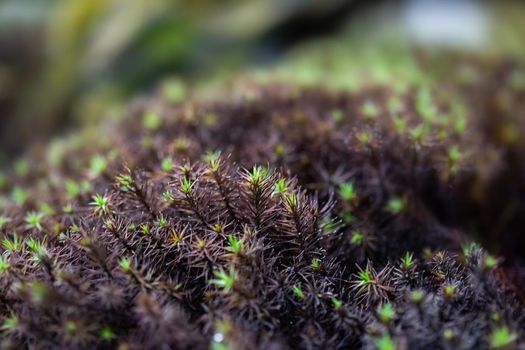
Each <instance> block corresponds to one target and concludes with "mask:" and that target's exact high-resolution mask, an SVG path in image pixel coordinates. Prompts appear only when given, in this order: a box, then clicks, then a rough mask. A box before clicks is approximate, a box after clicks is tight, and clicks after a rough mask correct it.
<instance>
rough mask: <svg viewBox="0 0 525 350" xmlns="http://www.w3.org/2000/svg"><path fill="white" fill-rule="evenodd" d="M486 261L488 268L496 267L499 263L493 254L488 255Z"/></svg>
mask: <svg viewBox="0 0 525 350" xmlns="http://www.w3.org/2000/svg"><path fill="white" fill-rule="evenodd" d="M484 263H485V267H486V268H487V269H493V268H495V267H496V265H498V259H496V258H495V257H493V256H492V255H487V256H486V257H485V260H484Z"/></svg>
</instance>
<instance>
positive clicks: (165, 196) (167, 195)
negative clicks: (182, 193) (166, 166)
mask: <svg viewBox="0 0 525 350" xmlns="http://www.w3.org/2000/svg"><path fill="white" fill-rule="evenodd" d="M162 200H163V201H164V202H165V203H173V201H174V200H175V196H174V195H173V193H171V191H164V192H163V193H162Z"/></svg>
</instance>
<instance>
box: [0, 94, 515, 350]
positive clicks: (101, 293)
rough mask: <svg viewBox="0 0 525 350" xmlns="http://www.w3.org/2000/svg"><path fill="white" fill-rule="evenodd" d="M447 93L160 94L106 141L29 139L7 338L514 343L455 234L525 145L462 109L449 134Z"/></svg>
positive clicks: (509, 289) (505, 283)
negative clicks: (59, 146) (58, 144)
mask: <svg viewBox="0 0 525 350" xmlns="http://www.w3.org/2000/svg"><path fill="white" fill-rule="evenodd" d="M234 93H235V91H234ZM472 94H474V92H472ZM468 98H469V97H468V96H466V97H465V100H468ZM370 101H373V107H370V106H372V105H371V104H370V103H371V102H370ZM392 101H395V103H394V102H392ZM455 103H457V101H455V102H454V103H451V102H450V101H447V100H446V99H441V98H439V96H437V95H436V94H434V93H433V91H432V90H428V91H426V90H425V91H424V92H421V90H420V89H419V88H415V89H407V90H405V91H404V92H398V91H396V90H394V89H389V88H371V89H364V90H362V91H360V92H356V93H348V92H339V91H329V90H323V89H307V88H298V87H296V86H291V85H269V86H254V87H252V90H251V92H250V94H248V95H246V94H241V95H238V94H234V95H233V96H228V95H227V94H224V96H223V100H216V101H213V102H202V101H192V100H189V101H186V102H184V103H174V102H173V101H172V100H171V99H170V100H166V99H165V96H163V95H161V96H160V97H156V98H154V99H153V100H152V101H151V102H150V103H143V104H138V105H134V106H133V108H130V110H129V112H128V114H127V115H126V116H125V117H124V118H123V119H122V120H121V121H120V122H119V123H118V124H117V125H115V126H112V125H111V124H108V125H105V127H106V128H109V129H108V130H110V131H115V130H118V132H115V134H114V135H113V137H111V138H108V139H105V140H104V142H100V143H99V142H97V140H98V139H97V135H93V134H90V135H88V136H85V135H84V136H79V138H80V139H81V140H82V142H80V141H78V140H79V139H75V138H73V139H75V140H76V141H75V142H71V143H68V142H67V141H64V142H65V144H64V150H63V152H61V157H60V159H55V160H54V161H53V162H47V160H46V159H41V158H39V154H41V152H40V153H39V152H37V151H35V152H34V154H29V155H28V156H29V158H28V159H31V160H32V161H31V162H28V165H29V169H27V170H28V171H25V170H24V176H18V175H17V172H18V173H20V171H19V170H20V169H18V170H17V169H14V171H12V172H11V173H10V174H9V175H7V178H6V181H5V183H6V185H5V189H3V190H2V191H4V192H3V194H4V195H5V196H6V197H7V199H6V200H7V201H8V205H7V206H6V207H5V208H4V209H3V210H2V213H1V218H2V221H1V223H2V224H1V225H0V232H1V237H2V248H1V249H2V260H1V261H0V282H1V283H0V288H1V293H2V296H3V297H2V299H1V302H0V313H1V315H2V317H3V319H4V321H3V326H2V327H1V328H0V332H1V338H2V339H1V340H2V342H3V343H2V345H3V347H4V348H34V347H37V348H53V347H56V346H60V347H62V348H101V349H103V348H116V347H119V346H121V347H128V348H131V349H134V348H151V349H156V348H181V349H206V348H210V346H211V347H212V348H224V349H253V348H261V349H268V348H278V349H287V348H292V349H293V348H305V349H306V348H329V349H331V348H333V349H345V348H363V349H375V348H381V349H396V348H401V347H402V346H404V345H406V346H407V347H408V348H414V349H428V348H436V349H439V348H472V349H477V348H488V347H491V346H492V347H494V346H509V345H514V344H521V342H522V341H523V337H524V335H525V329H524V326H523V324H522V322H521V315H520V311H521V310H522V308H523V306H524V304H523V300H522V299H521V294H520V292H519V290H518V289H517V288H516V287H515V286H514V285H513V284H512V283H511V282H510V281H509V280H508V278H507V275H506V271H507V270H505V269H504V268H502V267H501V266H500V261H501V260H500V259H498V258H496V257H494V256H493V255H490V254H488V253H487V252H486V251H485V250H483V249H481V248H480V247H479V246H478V245H475V244H470V245H468V246H465V249H463V246H462V245H463V243H464V242H465V241H469V240H472V239H473V237H472V236H470V234H471V232H470V231H469V230H470V228H471V227H476V228H479V227H481V226H482V225H481V223H483V222H484V221H483V218H482V219H480V218H478V217H477V216H476V214H477V210H480V209H479V208H485V206H488V207H490V208H492V207H493V205H494V203H491V200H494V201H496V202H497V201H498V200H499V198H500V197H499V194H497V193H496V194H494V193H493V192H492V187H491V186H499V184H500V182H501V181H503V180H505V179H509V176H511V175H509V173H507V172H506V170H505V167H502V166H501V161H503V162H507V163H506V165H507V166H509V167H512V166H515V163H514V161H513V158H512V157H510V154H514V155H516V154H519V152H520V151H519V146H518V145H517V144H512V145H510V144H505V143H504V142H503V143H501V142H502V141H501V140H500V139H497V138H495V137H493V135H491V134H489V133H487V130H486V125H485V124H484V123H485V122H486V121H487V120H486V119H483V118H478V114H476V113H477V109H476V108H467V107H468V106H469V105H465V106H464V107H465V110H466V112H465V113H464V114H462V118H466V119H467V122H468V124H467V125H469V127H468V128H466V130H464V129H465V127H464V124H461V125H463V126H462V127H461V128H460V129H461V130H462V132H456V131H457V130H458V126H457V125H458V124H457V121H456V119H454V118H448V117H440V116H449V115H450V114H452V113H455V112H454V111H456V110H457V105H456V104H455ZM516 103H518V102H517V101H516ZM152 106H157V107H158V106H162V111H163V113H162V115H161V114H155V118H153V119H154V122H151V120H149V121H148V122H146V123H144V122H145V121H146V119H149V117H148V118H146V119H144V116H148V115H150V112H149V111H151V110H152ZM363 106H365V108H363ZM334 111H337V112H335V115H336V117H335V118H334ZM392 111H393V112H392ZM363 113H364V114H365V115H366V116H368V117H364V116H363ZM211 115H213V118H211V119H213V122H210V121H211V119H210V116H211ZM371 116H373V117H371ZM153 119H152V120H153ZM364 135H366V137H365V136H364ZM98 138H101V136H100V135H98ZM144 140H147V142H144ZM98 141H100V140H98ZM83 145H84V147H83ZM88 146H89V147H88ZM210 150H212V151H210ZM490 152H495V154H496V156H498V155H502V154H503V155H506V156H505V157H503V158H501V157H495V158H497V159H488V160H487V158H486V155H487V154H489V153H490ZM487 173H488V174H491V176H489V177H487V176H486V174H487ZM510 179H511V180H512V181H511V182H512V183H513V184H515V186H518V185H517V184H519V183H520V182H519V181H520V180H519V179H516V178H515V177H512V176H511V177H510ZM516 181H518V182H516ZM496 188H500V187H496ZM475 192H477V194H476V195H474V194H473V193H475ZM10 193H13V196H12V197H11V198H8V197H9V194H10ZM508 196H510V198H512V199H513V200H516V201H518V202H517V203H518V204H519V203H521V202H520V198H519V195H517V194H516V195H512V194H510V195H508ZM480 198H483V200H482V201H481V202H480V201H479V199H480ZM507 198H508V197H507ZM521 200H522V199H521ZM43 203H44V204H45V206H42V204H43ZM452 205H456V207H452ZM65 208H67V210H65ZM44 209H45V210H44ZM498 213H501V211H496V212H495V213H491V214H490V215H491V216H490V217H492V218H494V217H496V216H497V215H498ZM513 215H514V214H512V213H511V218H514V216H513ZM473 218H474V219H475V220H474V221H473ZM498 225H499V223H493V224H492V225H489V226H488V227H486V228H485V230H486V231H479V235H480V237H481V238H484V239H485V241H486V242H489V241H490V235H489V234H488V232H491V230H493V229H498ZM494 315H497V317H494Z"/></svg>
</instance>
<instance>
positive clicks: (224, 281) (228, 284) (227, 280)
mask: <svg viewBox="0 0 525 350" xmlns="http://www.w3.org/2000/svg"><path fill="white" fill-rule="evenodd" d="M213 274H214V275H215V277H216V279H212V280H210V283H211V284H214V285H216V286H218V287H220V288H222V289H223V291H224V292H225V293H229V292H230V291H231V290H232V289H233V288H234V287H235V283H236V281H237V278H238V276H237V271H235V269H234V268H233V267H231V268H230V271H229V272H226V271H224V270H223V269H221V270H218V271H214V272H213Z"/></svg>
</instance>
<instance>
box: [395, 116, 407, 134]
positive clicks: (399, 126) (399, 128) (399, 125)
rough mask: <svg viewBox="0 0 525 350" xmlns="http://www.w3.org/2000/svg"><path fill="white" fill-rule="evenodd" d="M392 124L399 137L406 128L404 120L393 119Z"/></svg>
mask: <svg viewBox="0 0 525 350" xmlns="http://www.w3.org/2000/svg"><path fill="white" fill-rule="evenodd" d="M393 122H394V129H395V130H396V133H397V134H399V135H401V134H403V133H404V132H405V130H406V128H407V121H406V119H404V118H401V117H394V118H393Z"/></svg>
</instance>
